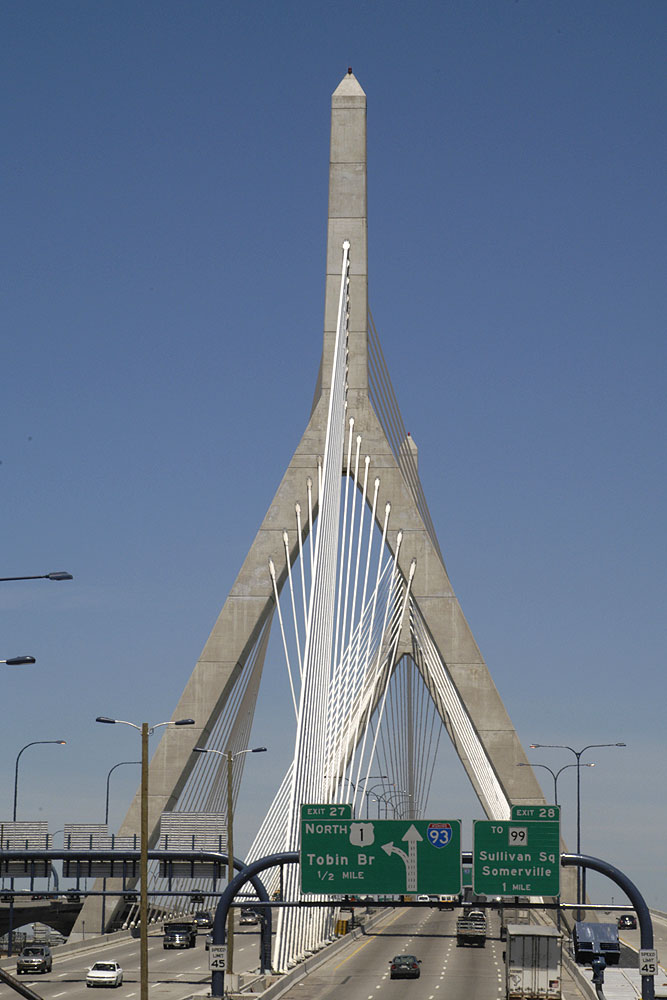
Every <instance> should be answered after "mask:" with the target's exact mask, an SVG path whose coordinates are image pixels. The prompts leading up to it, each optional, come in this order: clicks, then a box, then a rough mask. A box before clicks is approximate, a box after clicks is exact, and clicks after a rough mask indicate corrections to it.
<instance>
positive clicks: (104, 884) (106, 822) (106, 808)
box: [100, 760, 141, 934]
mask: <svg viewBox="0 0 667 1000" xmlns="http://www.w3.org/2000/svg"><path fill="white" fill-rule="evenodd" d="M123 764H141V761H140V760H121V761H119V762H118V763H117V764H114V766H113V767H112V768H111V769H110V771H109V773H108V774H107V795H106V800H105V806H104V825H105V826H108V825H109V781H110V779H111V775H112V774H113V772H114V771H115V770H116V768H117V767H122V766H123ZM106 889H107V880H106V878H104V879H102V924H101V927H100V934H104V933H105V930H106V916H107V897H106Z"/></svg>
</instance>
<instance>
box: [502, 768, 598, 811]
mask: <svg viewBox="0 0 667 1000" xmlns="http://www.w3.org/2000/svg"><path fill="white" fill-rule="evenodd" d="M576 766H577V765H576V764H563V766H562V767H561V768H559V769H558V771H555V772H554V771H552V769H551V768H550V767H548V766H547V765H546V764H532V763H531V764H517V767H543V768H544V770H545V771H548V772H549V774H550V775H551V777H552V778H553V779H554V805H555V806H557V805H558V778H559V776H560V775H561V774H562V773H563V771H566V770H567V769H568V767H576ZM581 766H582V767H595V764H582V765H581Z"/></svg>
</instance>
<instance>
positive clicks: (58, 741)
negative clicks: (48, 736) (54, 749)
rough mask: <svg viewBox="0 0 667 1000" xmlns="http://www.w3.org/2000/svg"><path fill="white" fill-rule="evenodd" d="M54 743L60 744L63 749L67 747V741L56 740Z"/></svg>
mask: <svg viewBox="0 0 667 1000" xmlns="http://www.w3.org/2000/svg"><path fill="white" fill-rule="evenodd" d="M53 742H54V743H59V744H60V746H61V747H64V746H67V740H54V741H53Z"/></svg>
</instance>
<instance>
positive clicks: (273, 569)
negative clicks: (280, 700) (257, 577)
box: [269, 559, 297, 716]
mask: <svg viewBox="0 0 667 1000" xmlns="http://www.w3.org/2000/svg"><path fill="white" fill-rule="evenodd" d="M269 573H270V574H271V583H272V584H273V596H274V598H275V601H276V610H277V612H278V621H279V622H280V634H281V636H282V637H283V650H284V652H285V663H286V664H287V675H288V677H289V686H290V691H291V692H292V704H293V705H294V715H295V716H296V714H297V708H296V695H295V693H294V681H293V679H292V668H291V666H290V660H289V650H288V648H287V639H286V637H285V625H284V623H283V613H282V610H281V608H280V595H279V593H278V584H277V581H276V567H275V566H274V563H273V559H269Z"/></svg>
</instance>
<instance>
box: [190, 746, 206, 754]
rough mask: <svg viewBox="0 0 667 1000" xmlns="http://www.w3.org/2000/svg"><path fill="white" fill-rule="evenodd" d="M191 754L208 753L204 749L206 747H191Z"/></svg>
mask: <svg viewBox="0 0 667 1000" xmlns="http://www.w3.org/2000/svg"><path fill="white" fill-rule="evenodd" d="M192 752H193V753H208V750H207V749H206V747H193V748H192Z"/></svg>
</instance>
